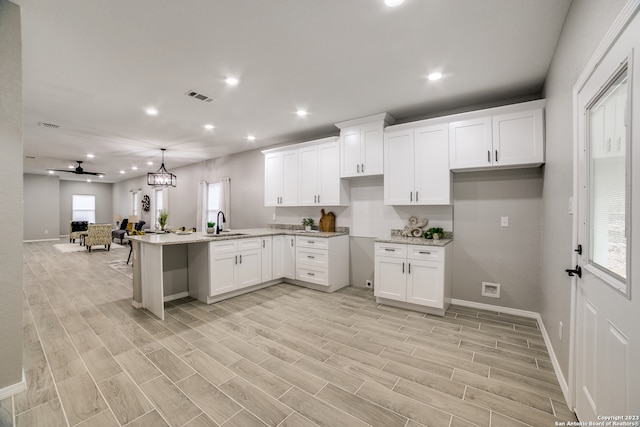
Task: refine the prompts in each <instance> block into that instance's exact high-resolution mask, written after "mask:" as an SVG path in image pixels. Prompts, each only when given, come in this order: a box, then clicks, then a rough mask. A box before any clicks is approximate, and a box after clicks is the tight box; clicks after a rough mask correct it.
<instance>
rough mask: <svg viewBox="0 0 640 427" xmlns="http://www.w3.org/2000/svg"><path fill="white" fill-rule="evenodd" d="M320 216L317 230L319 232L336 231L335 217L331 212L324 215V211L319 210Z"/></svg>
mask: <svg viewBox="0 0 640 427" xmlns="http://www.w3.org/2000/svg"><path fill="white" fill-rule="evenodd" d="M320 213H322V216H321V217H320V223H319V225H318V228H320V231H325V232H334V231H336V215H335V214H334V213H333V212H329V213H324V209H321V210H320Z"/></svg>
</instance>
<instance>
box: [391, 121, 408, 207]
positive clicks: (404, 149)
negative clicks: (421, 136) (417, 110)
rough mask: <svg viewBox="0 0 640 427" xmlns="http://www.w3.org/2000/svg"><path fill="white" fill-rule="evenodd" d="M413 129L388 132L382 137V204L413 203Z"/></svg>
mask: <svg viewBox="0 0 640 427" xmlns="http://www.w3.org/2000/svg"><path fill="white" fill-rule="evenodd" d="M413 167H414V162H413V130H407V131H397V132H389V133H387V134H386V135H385V138H384V204H385V205H410V204H412V203H413V198H414V195H413V186H414V177H413V176H414V172H413Z"/></svg>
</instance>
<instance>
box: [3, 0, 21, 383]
mask: <svg viewBox="0 0 640 427" xmlns="http://www.w3.org/2000/svg"><path fill="white" fill-rule="evenodd" d="M21 49H22V42H21V37H20V8H19V7H18V6H16V5H15V4H13V3H10V2H8V1H6V0H0V58H2V60H1V61H0V94H2V96H0V150H1V151H2V156H0V177H2V184H3V185H2V187H0V206H2V215H0V230H2V239H0V390H2V389H4V388H6V387H9V386H12V385H14V384H17V383H19V382H20V381H21V380H22V212H23V198H22V52H21Z"/></svg>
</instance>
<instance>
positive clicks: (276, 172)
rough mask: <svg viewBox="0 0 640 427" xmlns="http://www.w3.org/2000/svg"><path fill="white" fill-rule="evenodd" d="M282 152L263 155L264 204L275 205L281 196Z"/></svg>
mask: <svg viewBox="0 0 640 427" xmlns="http://www.w3.org/2000/svg"><path fill="white" fill-rule="evenodd" d="M282 160H283V158H282V153H270V154H266V155H265V156H264V205H265V206H277V205H278V204H279V201H280V197H281V196H282V182H283V181H282V171H283V169H282V168H283V163H282Z"/></svg>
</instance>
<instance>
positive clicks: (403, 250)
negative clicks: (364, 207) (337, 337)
mask: <svg viewBox="0 0 640 427" xmlns="http://www.w3.org/2000/svg"><path fill="white" fill-rule="evenodd" d="M451 251H452V244H448V245H446V246H444V247H441V246H423V245H407V244H401V243H380V242H376V244H375V272H374V287H375V288H374V294H375V296H376V297H377V298H378V299H384V300H388V301H389V302H394V301H397V302H398V303H399V304H400V306H402V307H407V308H415V309H418V310H422V311H429V312H431V313H434V314H440V315H444V312H445V311H446V309H447V308H448V306H449V304H450V302H451ZM381 302H387V301H381ZM403 303H406V304H405V305H402V304H403ZM408 304H411V306H409V305H408ZM423 307H424V309H422V308H423Z"/></svg>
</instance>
